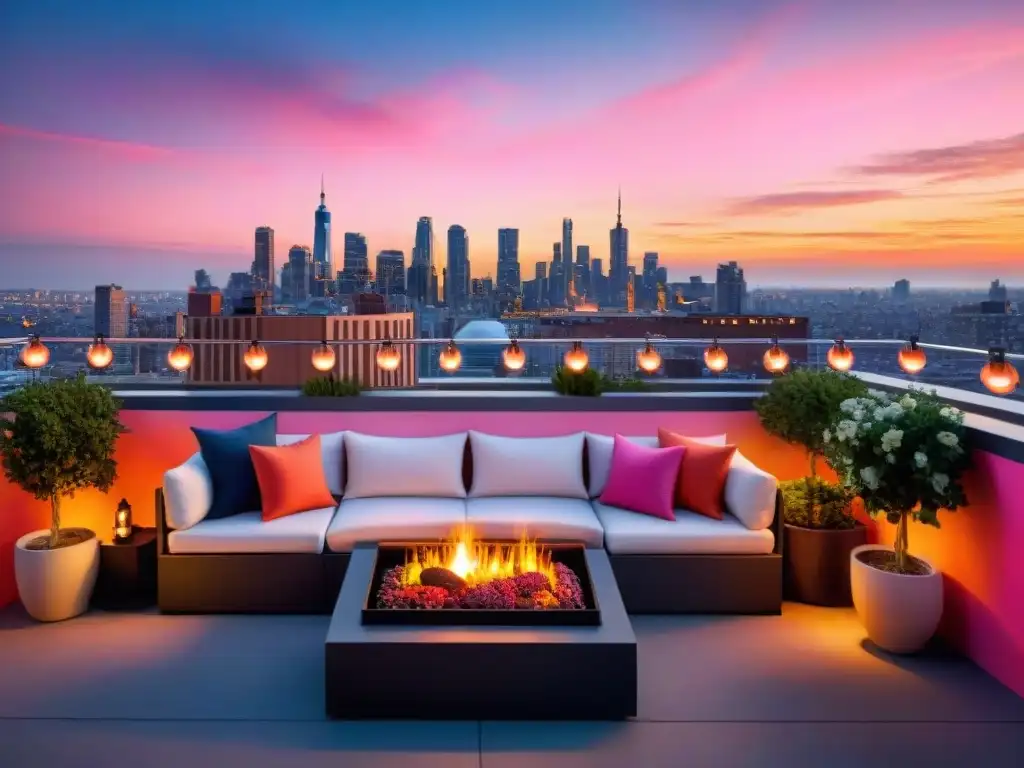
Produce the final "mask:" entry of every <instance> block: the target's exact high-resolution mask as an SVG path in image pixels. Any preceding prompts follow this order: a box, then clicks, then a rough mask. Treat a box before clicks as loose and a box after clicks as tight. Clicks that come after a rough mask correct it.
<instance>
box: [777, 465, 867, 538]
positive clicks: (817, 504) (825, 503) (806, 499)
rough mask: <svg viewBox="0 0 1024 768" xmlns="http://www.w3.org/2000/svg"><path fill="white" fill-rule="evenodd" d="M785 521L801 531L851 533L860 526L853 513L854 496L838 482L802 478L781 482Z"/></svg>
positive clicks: (780, 490) (780, 489)
mask: <svg viewBox="0 0 1024 768" xmlns="http://www.w3.org/2000/svg"><path fill="white" fill-rule="evenodd" d="M779 493H781V494H782V500H783V502H784V506H783V510H784V514H785V521H786V523H787V524H789V525H796V526H799V527H801V528H816V529H827V530H833V531H835V530H848V529H850V528H853V527H855V526H856V525H857V522H856V521H855V520H854V519H853V516H852V515H851V514H850V504H851V503H852V502H853V498H854V495H853V493H852V492H851V491H850V489H848V488H846V487H844V486H842V485H839V484H838V483H828V482H825V481H824V480H822V479H820V478H817V477H801V478H800V479H798V480H787V481H785V482H783V483H779Z"/></svg>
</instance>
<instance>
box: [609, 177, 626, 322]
mask: <svg viewBox="0 0 1024 768" xmlns="http://www.w3.org/2000/svg"><path fill="white" fill-rule="evenodd" d="M608 258H609V261H608V293H609V294H610V295H609V297H608V299H609V303H610V304H611V305H612V306H615V307H624V306H626V284H627V283H628V282H629V273H628V269H629V230H628V229H626V228H625V227H623V226H622V192H621V190H620V191H619V201H618V213H617V215H616V220H615V228H614V229H612V230H611V231H610V232H609V254H608Z"/></svg>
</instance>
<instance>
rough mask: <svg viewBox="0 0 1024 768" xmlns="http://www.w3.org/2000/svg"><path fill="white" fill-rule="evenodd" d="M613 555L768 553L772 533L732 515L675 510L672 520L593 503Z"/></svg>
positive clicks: (607, 545) (771, 543)
mask: <svg viewBox="0 0 1024 768" xmlns="http://www.w3.org/2000/svg"><path fill="white" fill-rule="evenodd" d="M592 503H593V505H594V511H595V512H596V513H597V518H598V520H600V521H601V525H602V526H603V527H604V545H605V548H606V549H607V550H608V551H609V552H610V553H611V554H613V555H767V554H769V553H771V551H772V550H773V549H774V548H775V536H774V535H773V534H772V532H771V531H769V530H767V529H764V530H760V531H752V530H750V529H749V528H747V527H746V526H745V525H743V523H741V522H740V521H739V520H737V519H736V518H735V517H733V516H732V515H728V514H727V515H726V516H725V518H724V519H722V520H712V519H711V518H710V517H705V516H704V515H698V514H696V513H694V512H687V511H686V510H682V509H677V510H676V513H675V514H676V519H675V521H674V522H670V521H668V520H662V519H661V518H658V517H652V516H651V515H641V514H639V513H637V512H630V511H628V510H625V509H620V508H619V507H609V506H606V505H604V504H601V503H600V502H599V501H594V502H592Z"/></svg>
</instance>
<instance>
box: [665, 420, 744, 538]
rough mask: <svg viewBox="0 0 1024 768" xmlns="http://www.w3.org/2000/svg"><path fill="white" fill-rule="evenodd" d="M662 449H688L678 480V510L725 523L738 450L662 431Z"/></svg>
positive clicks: (676, 500)
mask: <svg viewBox="0 0 1024 768" xmlns="http://www.w3.org/2000/svg"><path fill="white" fill-rule="evenodd" d="M658 445H660V446H661V447H662V448H674V447H676V446H682V447H684V448H686V451H685V452H684V453H683V463H682V464H681V465H680V467H679V478H678V480H676V493H675V496H676V498H675V504H676V506H677V507H682V508H683V509H688V510H690V511H691V512H696V513H697V514H699V515H704V516H706V517H711V518H714V519H715V520H721V519H722V518H723V517H724V516H725V480H726V478H727V477H728V476H729V465H730V464H732V457H733V454H734V453H736V446H735V445H707V444H705V443H701V442H698V441H696V440H693V439H691V438H689V437H686V436H685V435H678V434H676V433H675V432H670V431H669V430H667V429H661V428H659V429H658Z"/></svg>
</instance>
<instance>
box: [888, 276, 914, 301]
mask: <svg viewBox="0 0 1024 768" xmlns="http://www.w3.org/2000/svg"><path fill="white" fill-rule="evenodd" d="M892 299H893V301H910V281H909V280H897V281H896V282H895V283H894V284H893V286H892Z"/></svg>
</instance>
